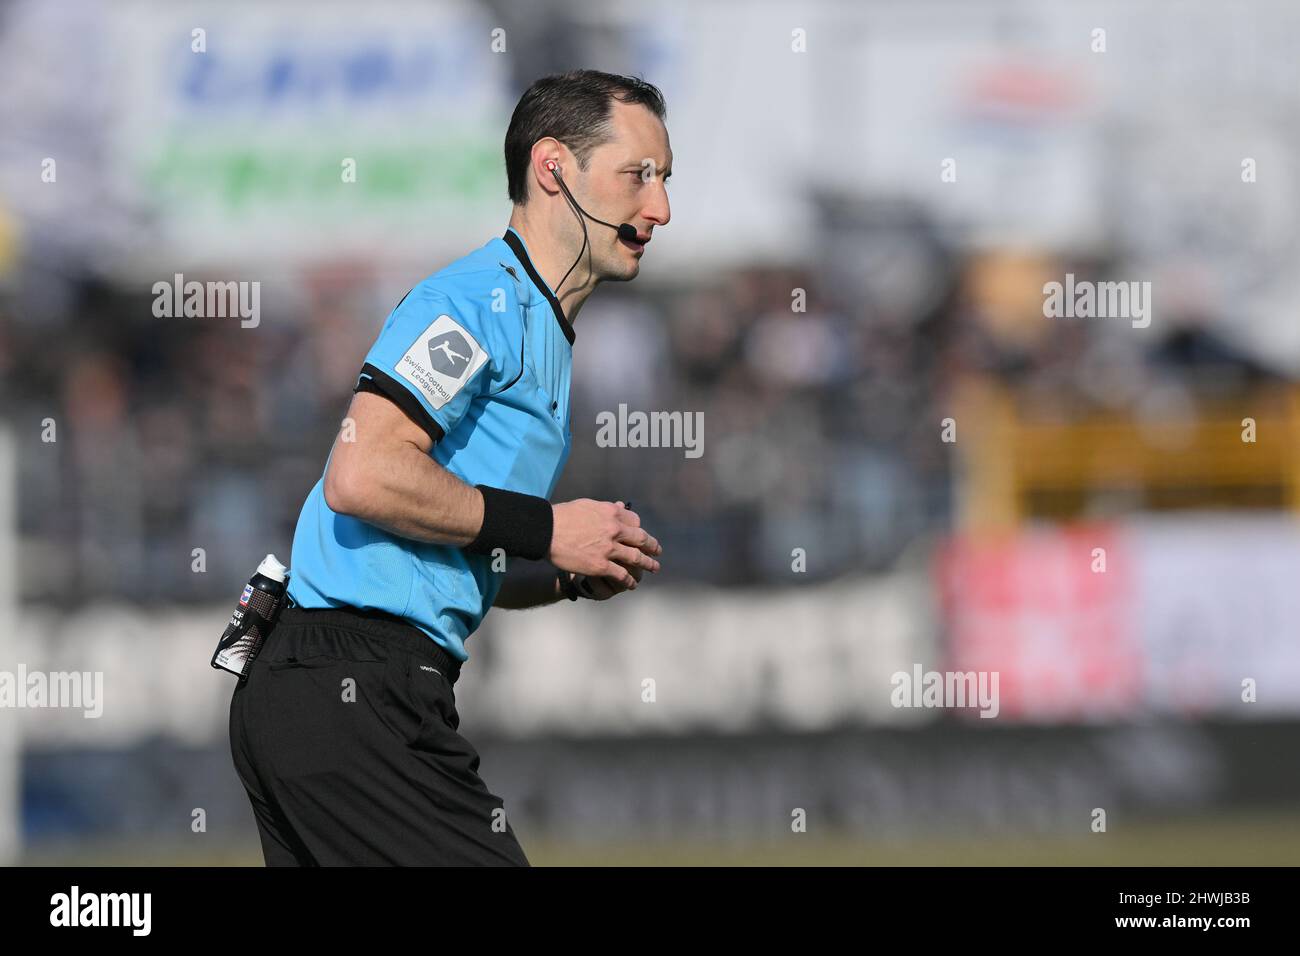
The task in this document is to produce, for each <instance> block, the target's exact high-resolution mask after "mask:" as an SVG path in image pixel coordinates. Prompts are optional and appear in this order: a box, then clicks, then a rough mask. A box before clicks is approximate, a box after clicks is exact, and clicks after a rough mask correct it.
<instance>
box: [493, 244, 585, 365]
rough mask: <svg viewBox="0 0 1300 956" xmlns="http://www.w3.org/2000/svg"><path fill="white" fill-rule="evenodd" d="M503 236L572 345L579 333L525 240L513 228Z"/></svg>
mask: <svg viewBox="0 0 1300 956" xmlns="http://www.w3.org/2000/svg"><path fill="white" fill-rule="evenodd" d="M501 238H502V239H504V240H505V241H506V244H507V245H509V246H510V250H511V251H512V252H513V253H514V254H515V258H516V259H518V260H519V264H520V265H521V266H523V267H524V271H525V272H527V273H528V278H530V279H532V280H533V285H535V286H537V291H538V292H540V293H541V294H542V295H544V296H546V301H547V302H549V303H551V311H553V312H554V313H555V320H556V321H557V322H559V323H560V328H561V329H563V330H564V337H565V338H566V339H568V340H569V344H570V345H572V344H573V340H574V339H575V338H577V335H576V334H575V333H574V331H573V326H572V325H570V324H569V320H568V319H566V318H565V317H564V309H562V308H561V307H560V301H559V300H558V299H557V298H555V296H554V295H552V294H551V290H550V289H548V288H547V287H546V283H545V282H543V281H542V277H541V276H539V275H538V274H537V270H536V269H534V268H533V260H531V259H529V258H528V250H527V249H525V248H524V244H523V242H522V241H521V240H520V238H519V237H518V236H517V235H515V233H514V230H512V229H507V230H506V234H505V235H504V236H502V237H501Z"/></svg>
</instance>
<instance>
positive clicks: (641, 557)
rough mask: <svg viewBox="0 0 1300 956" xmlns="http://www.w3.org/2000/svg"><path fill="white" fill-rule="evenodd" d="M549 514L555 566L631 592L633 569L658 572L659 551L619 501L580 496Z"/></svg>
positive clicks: (635, 578)
mask: <svg viewBox="0 0 1300 956" xmlns="http://www.w3.org/2000/svg"><path fill="white" fill-rule="evenodd" d="M553 512H554V515H555V523H554V530H553V531H552V533H551V552H550V554H549V555H548V560H549V561H550V562H551V563H552V564H554V565H555V566H556V567H557V568H561V569H563V570H565V571H573V572H575V573H577V574H585V575H587V576H588V578H589V579H591V578H596V579H599V578H607V579H612V580H613V581H614V582H616V584H617V586H619V589H620V590H624V591H630V590H634V589H635V588H636V586H637V581H639V580H640V578H641V574H640V573H637V574H633V571H638V572H643V571H653V572H658V570H659V562H658V561H656V560H655V559H654V557H653V556H654V555H659V554H662V553H663V548H661V547H660V546H659V542H658V541H656V540H655V538H654V537H653V536H651V535H650V534H649V533H647V532H646V531H644V530H643V529H642V528H641V519H640V518H639V517H638V516H637V513H636V512H635V511H629V510H628V509H627V508H626V507H625V506H624V504H623V502H621V501H594V500H592V499H591V498H579V499H577V500H576V501H565V502H562V503H561V504H558V505H555V506H554V508H553ZM592 586H593V588H594V587H595V586H596V582H595V581H592ZM614 593H617V592H614ZM606 596H607V597H610V596H612V594H610V595H606ZM602 600H603V599H602Z"/></svg>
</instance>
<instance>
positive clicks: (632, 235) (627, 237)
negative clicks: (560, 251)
mask: <svg viewBox="0 0 1300 956" xmlns="http://www.w3.org/2000/svg"><path fill="white" fill-rule="evenodd" d="M546 168H547V169H549V170H550V171H551V175H552V176H554V177H555V181H556V183H558V184H559V186H560V189H561V190H563V191H564V198H565V199H567V200H568V201H569V205H570V206H572V207H573V211H574V214H575V215H577V217H578V222H579V223H581V224H582V248H581V249H579V250H578V258H577V259H574V260H573V265H572V266H569V272H572V271H573V269H574V266H576V265H577V264H578V263H579V262H580V261H581V260H582V254H583V252H586V251H587V247H588V244H589V243H588V239H587V223H586V222H585V221H584V219H583V217H584V216H585V217H586V218H587V219H590V220H591V221H592V222H598V223H600V224H601V225H602V226H608V227H609V228H610V229H613V230H614V231H615V232H617V233H618V237H619V238H620V239H622V240H624V241H626V242H636V241H637V232H636V226H634V225H632V224H631V223H628V222H624V223H620V224H619V225H617V226H616V225H614V224H613V223H612V222H606V221H605V220H603V219H597V218H596V217H595V216H593V215H592V214H591V213H589V212H587V210H585V209H583V208H582V207H581V206H579V205H578V200H576V199H574V198H573V193H571V192H569V187H568V186H566V185H565V184H564V178H563V177H562V176H561V175H560V167H559V166H557V165H556V163H555V160H553V159H548V160H547V161H546ZM587 269H588V271H590V269H591V255H590V254H588V256H587ZM569 272H566V273H565V274H564V279H561V280H560V284H559V285H557V286H556V287H555V289H556V291H557V292H558V291H559V289H560V286H561V285H564V280H565V279H567V278H569Z"/></svg>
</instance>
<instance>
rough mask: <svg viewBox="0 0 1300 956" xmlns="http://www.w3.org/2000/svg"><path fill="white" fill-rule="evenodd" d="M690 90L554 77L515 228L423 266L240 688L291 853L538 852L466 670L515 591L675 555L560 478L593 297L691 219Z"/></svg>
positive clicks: (275, 841) (263, 797)
mask: <svg viewBox="0 0 1300 956" xmlns="http://www.w3.org/2000/svg"><path fill="white" fill-rule="evenodd" d="M665 112H666V111H665V107H664V101H663V97H662V95H661V94H660V92H659V90H658V89H656V88H655V87H654V86H652V85H651V84H649V83H645V82H643V81H641V80H637V79H633V78H630V77H623V76H616V75H612V74H608V73H601V72H597V71H594V70H579V71H575V72H570V73H565V74H561V75H557V76H549V77H546V78H543V79H541V80H539V81H537V82H536V83H534V84H533V86H532V87H531V88H529V89H528V90H527V92H525V93H524V95H523V97H522V98H521V99H520V100H519V103H518V104H517V105H516V107H515V110H514V113H513V115H512V116H511V118H510V127H509V129H508V130H507V131H506V138H505V160H506V174H507V178H508V181H509V191H510V199H511V201H512V202H513V204H514V208H513V211H512V213H511V216H510V223H509V228H508V229H507V230H506V232H505V235H503V236H501V237H500V238H497V239H492V240H490V241H489V242H487V243H486V244H485V245H483V246H481V247H480V248H478V249H476V250H474V251H473V252H471V253H469V254H468V255H466V256H465V257H464V258H462V259H459V260H457V261H456V262H453V263H452V264H451V265H449V266H447V267H446V268H445V269H443V270H442V271H440V272H437V273H435V274H434V275H432V276H430V277H429V278H427V279H425V280H424V281H423V282H421V283H420V284H419V285H417V286H416V287H415V288H413V289H411V291H410V292H408V293H407V294H406V296H405V297H404V298H403V299H402V301H401V302H400V303H398V305H397V308H395V309H394V310H393V312H392V313H391V314H390V315H389V316H388V319H387V321H385V322H384V325H383V328H382V329H381V330H380V332H379V336H378V338H377V339H376V340H375V343H374V345H373V346H372V347H371V349H370V351H369V352H368V353H367V355H366V357H365V360H364V364H363V365H362V367H361V371H360V375H359V377H358V380H357V384H356V388H355V389H354V394H353V397H352V402H351V405H350V407H349V409H348V417H347V418H346V419H344V427H343V429H341V430H340V433H339V436H338V438H337V439H336V441H335V443H334V447H333V449H332V450H331V451H330V455H329V458H328V459H327V461H326V464H325V470H324V474H323V475H322V477H321V479H320V480H319V481H317V482H316V485H315V486H314V487H313V488H312V489H311V492H310V493H309V494H308V495H307V499H306V501H305V503H304V504H303V507H302V512H301V514H300V515H299V518H298V524H297V529H296V531H295V533H294V539H293V556H292V560H291V562H290V563H291V566H292V569H291V574H290V578H289V588H288V602H287V606H286V608H285V610H284V611H283V612H282V614H281V617H280V621H279V623H278V625H277V626H276V627H275V628H274V630H273V631H272V632H271V634H270V635H269V637H268V638H267V640H266V642H265V644H264V645H263V647H262V650H261V651H260V653H259V654H258V657H257V658H256V659H255V660H254V661H253V663H252V665H251V667H250V671H249V675H248V678H247V680H246V681H244V682H243V683H241V684H240V685H238V686H237V688H236V690H235V692H234V696H233V697H232V699H231V706H230V745H231V753H232V756H233V759H234V764H235V769H236V771H237V772H238V774H239V778H240V780H241V782H242V783H243V785H244V788H245V790H247V792H248V797H249V800H250V801H251V802H252V805H253V813H254V816H255V818H256V821H257V828H258V833H259V836H260V837H261V842H262V850H263V853H264V855H265V857H266V863H267V865H268V866H333V865H521V866H527V865H528V859H527V857H526V856H525V855H524V852H523V849H522V848H521V847H520V845H519V842H518V840H517V839H516V838H515V834H514V831H513V829H512V828H511V825H510V822H509V820H508V819H507V818H506V815H505V810H504V807H503V802H502V799H501V798H500V797H498V796H495V795H494V794H492V793H491V792H490V791H489V790H488V788H487V786H486V785H485V784H484V782H483V780H482V779H481V778H480V776H479V774H478V767H479V756H478V753H477V752H476V751H475V750H474V748H473V747H472V746H471V745H470V743H469V742H468V741H467V740H466V739H465V738H464V737H462V736H461V735H460V733H459V732H458V731H459V725H460V716H459V715H458V714H457V712H456V698H455V694H454V690H453V688H454V685H455V683H456V679H457V677H458V676H459V674H460V669H461V665H462V664H463V663H464V661H466V660H467V659H468V654H467V652H466V649H465V642H466V640H467V639H468V637H469V636H470V635H471V634H472V633H473V632H474V630H475V629H476V628H477V627H478V626H479V622H481V621H482V620H483V616H484V615H485V614H486V613H487V612H488V609H489V608H492V607H503V608H516V609H518V608H528V607H536V606H539V605H543V604H550V603H553V602H555V601H558V600H562V599H564V598H569V599H576V598H577V597H578V596H580V595H581V596H583V597H588V598H592V599H595V600H604V599H607V598H609V597H612V596H613V595H615V594H618V593H620V592H623V591H628V590H632V589H634V588H636V586H637V582H638V581H639V580H640V579H641V576H642V574H643V573H644V572H645V571H646V570H649V571H658V570H659V562H658V561H657V560H656V557H657V556H658V555H660V554H661V551H662V549H661V548H660V546H659V542H658V541H656V540H655V538H654V537H652V536H651V535H650V534H648V533H647V532H646V531H645V530H644V529H642V528H641V522H640V519H639V518H638V517H637V515H636V513H635V512H633V511H631V510H630V509H628V508H627V507H626V505H625V503H624V502H609V501H594V500H592V499H590V498H579V499H577V500H575V501H566V502H562V503H560V504H555V505H552V504H551V503H550V501H549V499H550V496H551V492H552V491H553V490H554V488H555V484H556V482H557V481H558V480H559V477H560V472H561V471H562V470H563V468H564V463H565V461H566V459H567V458H568V455H569V448H570V442H571V437H572V436H571V433H570V430H569V373H570V368H571V358H572V348H573V345H574V338H575V336H574V330H573V321H574V319H575V318H576V317H577V315H578V312H579V310H580V309H581V308H582V304H583V302H585V301H586V299H587V296H588V295H590V294H591V292H592V290H593V289H594V288H595V287H596V285H597V284H599V283H600V282H602V281H605V280H614V281H624V282H625V281H628V280H630V279H634V278H635V277H636V275H637V272H638V270H639V268H640V259H641V257H642V255H643V254H644V252H645V248H646V245H647V243H649V241H650V236H651V233H652V231H653V229H654V227H655V226H662V225H665V224H667V222H668V218H669V210H668V196H667V193H666V191H665V180H667V178H668V176H669V175H670V174H671V167H672V151H671V149H670V148H669V144H668V133H667V130H666V129H665V127H664V122H663V120H664V116H665ZM597 217H599V218H597Z"/></svg>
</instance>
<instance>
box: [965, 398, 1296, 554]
mask: <svg viewBox="0 0 1300 956" xmlns="http://www.w3.org/2000/svg"><path fill="white" fill-rule="evenodd" d="M953 418H954V419H955V420H956V423H957V430H956V437H957V441H956V452H957V464H958V470H957V482H958V484H957V487H958V523H959V525H960V526H961V527H962V528H964V529H967V530H976V529H990V528H1006V527H1012V526H1015V525H1017V524H1019V523H1021V522H1022V521H1024V520H1025V519H1027V518H1030V517H1033V516H1035V514H1034V507H1033V502H1034V501H1036V500H1041V497H1042V494H1043V493H1055V494H1059V493H1062V492H1064V493H1066V494H1075V495H1082V496H1084V497H1087V496H1088V495H1090V494H1094V493H1097V492H1103V491H1107V490H1127V491H1138V492H1147V493H1150V492H1160V491H1167V490H1169V489H1180V488H1196V489H1204V490H1205V491H1206V493H1207V494H1208V495H1209V497H1210V498H1212V499H1216V504H1221V505H1222V506H1224V507H1232V506H1234V502H1239V501H1240V491H1241V490H1243V489H1253V490H1256V491H1259V490H1265V491H1269V490H1271V491H1273V492H1275V494H1274V497H1275V498H1276V500H1277V502H1279V503H1280V505H1281V506H1282V507H1286V508H1290V509H1292V510H1293V511H1296V512H1297V513H1300V386H1296V385H1294V384H1288V385H1285V386H1275V387H1272V388H1268V389H1260V390H1256V391H1253V392H1251V393H1250V395H1249V397H1243V398H1240V399H1237V400H1234V401H1230V402H1225V401H1222V400H1219V401H1217V402H1214V403H1198V404H1197V406H1196V409H1195V412H1194V414H1189V416H1166V417H1163V418H1155V419H1140V418H1137V417H1135V416H1132V415H1124V414H1117V413H1093V414H1087V415H1080V416H1079V417H1075V418H1071V419H1069V420H1065V419H1051V418H1046V417H1042V416H1039V415H1036V414H1035V413H1034V411H1033V409H1027V408H1026V407H1025V406H1024V401H1023V400H1022V399H1021V398H1020V397H1018V396H1017V395H1016V394H1015V393H1014V392H1012V391H1010V390H1009V389H1007V388H1006V387H1004V386H1002V385H1000V384H998V383H996V382H993V381H990V380H987V379H979V380H971V381H969V382H967V383H965V384H963V385H962V386H961V388H960V389H959V390H958V393H957V401H956V404H955V413H954V414H953ZM1245 419H1252V420H1253V422H1254V441H1247V440H1245V437H1244V436H1246V434H1247V427H1248V426H1247V425H1246V424H1243V420H1245ZM1234 492H1235V493H1236V494H1234Z"/></svg>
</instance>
